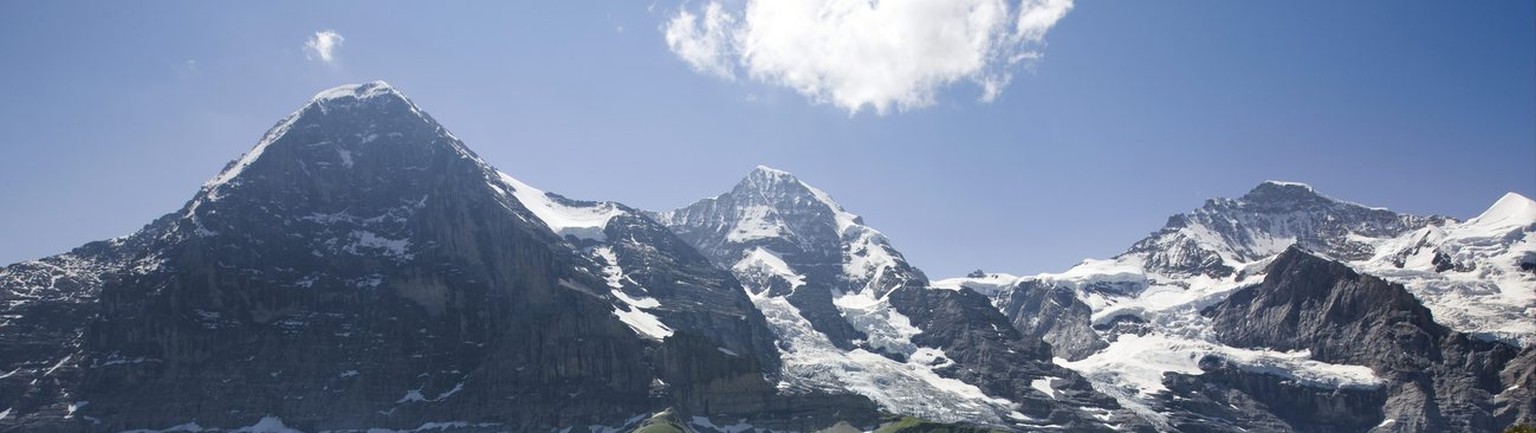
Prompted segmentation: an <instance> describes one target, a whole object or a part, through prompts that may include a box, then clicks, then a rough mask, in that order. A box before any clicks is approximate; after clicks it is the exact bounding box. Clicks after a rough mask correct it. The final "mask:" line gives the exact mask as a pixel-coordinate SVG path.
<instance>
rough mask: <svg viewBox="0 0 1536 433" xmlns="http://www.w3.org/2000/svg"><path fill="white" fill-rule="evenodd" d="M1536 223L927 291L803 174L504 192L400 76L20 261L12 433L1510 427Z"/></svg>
mask: <svg viewBox="0 0 1536 433" xmlns="http://www.w3.org/2000/svg"><path fill="white" fill-rule="evenodd" d="M1520 424H1536V202H1533V201H1532V200H1530V199H1528V198H1526V197H1522V196H1520V195H1517V194H1513V193H1511V194H1508V195H1506V196H1504V197H1503V198H1500V199H1498V200H1497V202H1496V203H1494V204H1493V206H1492V207H1490V208H1489V209H1488V210H1487V211H1485V212H1483V213H1482V214H1481V215H1479V216H1477V217H1475V218H1472V219H1469V220H1466V221H1460V220H1456V219H1453V218H1448V217H1442V216H1421V215H1406V214H1399V213H1395V212H1392V211H1389V210H1386V209H1379V208H1371V207H1366V206H1362V205H1358V204H1354V203H1350V202H1345V201H1341V200H1336V199H1333V198H1330V197H1328V196H1325V195H1323V194H1321V193H1319V192H1318V191H1315V190H1313V189H1312V188H1311V187H1309V186H1306V185H1303V184H1297V183H1286V182H1266V183H1263V184H1260V185H1258V186H1257V187H1255V188H1254V189H1253V190H1252V191H1251V192H1249V193H1248V194H1246V195H1243V196H1242V197H1238V198H1234V199H1213V200H1210V201H1208V202H1206V203H1205V204H1204V205H1203V206H1201V207H1199V208H1197V209H1195V210H1193V211H1191V212H1188V213H1185V214H1180V215H1175V216H1173V217H1171V218H1169V219H1168V221H1167V223H1166V224H1165V225H1164V226H1163V227H1162V228H1161V229H1158V230H1157V231H1155V232H1153V233H1152V234H1151V235H1150V236H1148V237H1147V238H1145V239H1142V240H1140V241H1137V242H1135V243H1133V244H1131V246H1130V247H1129V248H1128V249H1127V250H1126V251H1125V252H1124V253H1121V254H1120V255H1117V256H1114V257H1110V258H1106V259H1102V260H1086V261H1083V262H1082V263H1081V264H1079V265H1077V266H1075V267H1073V268H1071V269H1067V270H1065V271H1063V272H1061V273H1055V274H1041V275H1032V276H1015V275H1008V274H1000V273H986V272H981V271H977V272H975V273H972V274H970V275H967V276H964V277H958V278H948V279H940V280H930V279H929V277H928V276H926V275H924V274H923V272H921V271H920V270H919V269H918V267H917V266H915V265H914V264H911V263H908V262H907V261H906V259H905V258H904V257H903V255H902V254H901V252H899V251H898V250H897V249H896V248H895V247H894V246H893V244H892V242H891V240H890V239H888V238H887V237H886V236H884V235H883V234H881V232H880V231H878V230H876V229H875V228H873V227H871V226H869V225H868V224H867V223H866V222H865V220H864V219H863V218H861V217H860V216H858V215H855V214H853V213H851V212H850V211H848V210H847V209H844V208H843V207H842V206H840V205H838V204H837V202H835V201H833V200H832V197H831V196H830V195H829V194H827V193H826V192H823V191H821V190H819V189H817V188H815V187H813V186H811V185H809V184H807V183H805V182H803V181H801V180H799V179H798V178H796V177H795V176H794V175H792V174H790V173H787V172H783V171H779V170H775V169H772V168H767V167H758V168H756V169H754V170H752V171H751V172H750V173H748V174H747V175H746V177H745V178H744V179H742V180H741V181H740V183H738V184H736V185H735V186H734V187H731V188H729V190H728V191H726V192H725V193H723V194H720V195H718V196H715V197H711V198H706V199H703V200H699V201H698V202H696V203H693V204H692V205H689V206H687V207H684V208H681V209H674V210H665V211H649V210H641V209H635V208H632V207H629V206H625V205H624V204H621V203H616V202H609V201H587V200H580V199H573V198H567V197H565V196H561V195H559V194H555V193H552V192H546V191H543V190H540V189H537V188H535V187H534V186H530V185H528V184H526V183H523V182H521V181H519V180H517V179H516V178H514V177H512V176H510V175H508V174H506V173H502V172H500V171H498V170H496V169H495V168H493V167H491V166H490V165H488V164H487V163H486V162H485V161H483V160H481V159H480V158H479V157H478V156H476V154H475V153H474V152H472V151H470V150H469V148H468V147H466V146H465V144H464V143H463V142H461V141H460V140H459V139H457V138H456V137H454V136H453V134H451V133H449V132H448V130H447V129H445V128H444V127H443V126H441V125H440V124H438V123H437V121H436V120H434V119H433V118H432V117H431V116H429V115H427V114H426V113H425V112H423V111H422V110H421V109H419V108H418V107H417V106H416V105H415V104H414V103H413V102H411V101H410V100H409V99H408V98H406V97H405V96H404V95H403V94H401V93H400V92H399V91H398V90H396V89H394V88H392V87H390V86H389V85H387V84H385V83H383V82H371V83H365V84H357V85H347V86H341V87H337V88H333V89H329V90H326V91H323V92H321V93H320V94H318V95H316V96H315V97H314V98H313V99H312V100H310V101H309V102H308V103H306V104H305V105H303V106H302V107H301V108H300V109H299V110H298V111H296V112H294V113H293V114H292V115H290V116H288V117H287V118H285V119H283V120H282V121H281V122H278V123H277V125H276V126H274V127H273V128H272V129H271V130H270V131H269V132H267V134H266V135H265V136H264V137H262V138H261V140H260V142H259V143H258V144H257V145H256V147H255V148H253V149H252V150H250V151H249V152H247V153H246V154H245V155H244V156H242V157H241V158H239V159H238V160H236V161H234V162H232V163H230V164H229V165H228V166H226V167H225V168H224V170H223V171H222V172H220V173H219V174H218V175H217V176H216V177H214V178H213V179H212V180H210V181H209V182H208V183H206V184H204V185H203V186H202V188H201V189H200V190H199V191H198V192H197V194H196V195H194V196H193V197H192V198H191V200H190V201H188V202H187V203H186V204H185V205H184V206H183V207H182V208H181V209H178V210H176V211H174V212H172V213H169V214H167V215H165V216H163V217H160V218H159V219H156V220H155V221H153V222H150V223H149V224H148V225H146V226H144V227H143V229H141V230H139V231H138V232H136V233H133V234H131V235H128V236H123V237H119V238H115V239H109V240H104V241H99V242H92V243H89V244H86V245H84V246H81V247H79V248H76V249H74V250H72V251H70V252H67V253H64V254H59V255H56V256H51V257H46V258H42V259H38V260H32V261H26V262H22V263H17V264H13V265H10V266H8V267H5V268H4V269H3V270H0V431H6V432H141V433H159V432H284V433H287V432H307V433H318V432H376V433H390V432H396V433H398V432H500V431H513V432H523V431H537V432H561V433H569V432H590V433H612V432H620V431H645V432H679V431H688V432H728V433H745V432H801V431H804V432H811V431H831V432H868V431H882V432H896V431H913V432H920V431H988V430H991V431H1021V432H1025V431H1027V432H1033V431H1061V432H1113V431H1129V432H1378V433H1385V432H1499V431H1503V430H1504V429H1506V428H1508V427H1510V426H1514V425H1520Z"/></svg>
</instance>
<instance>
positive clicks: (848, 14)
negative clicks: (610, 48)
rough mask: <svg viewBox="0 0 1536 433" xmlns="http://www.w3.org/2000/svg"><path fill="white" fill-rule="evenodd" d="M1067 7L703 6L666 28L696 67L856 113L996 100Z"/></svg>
mask: <svg viewBox="0 0 1536 433" xmlns="http://www.w3.org/2000/svg"><path fill="white" fill-rule="evenodd" d="M1071 9H1072V0H1018V1H1014V0H883V1H870V0H744V1H733V2H730V3H725V2H722V1H720V0H709V1H708V2H707V3H704V4H702V5H697V6H692V7H690V6H688V5H684V6H683V7H680V8H679V9H678V10H677V12H676V13H675V14H674V15H672V17H671V18H670V19H669V20H668V21H667V22H666V24H665V25H664V26H663V28H662V32H663V33H664V35H665V37H666V41H667V46H668V48H670V49H671V50H672V52H673V53H674V54H676V55H677V56H678V57H679V58H681V59H682V60H683V61H684V62H686V63H688V65H689V66H691V67H692V68H693V69H694V70H695V71H697V72H699V73H702V74H706V75H711V76H715V77H719V78H723V79H736V78H737V77H738V76H740V75H744V76H745V77H747V78H749V79H752V80H756V81H761V82H765V83H769V84H772V85H778V86H784V87H788V88H790V89H794V90H795V91H797V92H799V93H801V94H803V95H805V96H806V97H808V98H810V99H811V100H812V101H813V102H816V103H831V104H834V105H836V106H838V107H841V108H843V109H846V110H848V111H849V112H850V113H857V112H859V111H860V110H863V109H864V108H865V107H870V108H873V109H874V110H875V111H876V112H877V113H882V114H883V113H885V112H887V111H889V110H890V109H891V108H896V109H899V110H908V109H914V108H921V107H926V106H929V105H932V104H933V103H934V98H935V94H936V93H937V92H938V91H939V90H940V89H944V88H947V87H950V86H952V85H954V84H956V83H961V82H970V83H974V84H975V85H977V87H978V88H979V89H980V90H981V95H980V97H979V99H980V100H982V101H992V100H993V99H995V98H996V97H997V96H998V95H999V94H1000V93H1001V92H1002V91H1003V89H1004V88H1005V87H1007V85H1008V82H1009V81H1010V80H1011V79H1012V77H1013V71H1014V70H1015V69H1016V68H1017V65H1018V64H1019V63H1021V62H1028V61H1033V60H1036V59H1039V58H1040V57H1041V51H1040V50H1041V49H1042V48H1043V47H1044V40H1045V39H1044V38H1045V34H1046V32H1047V31H1049V30H1050V29H1051V27H1052V26H1054V25H1055V24H1056V22H1057V21H1060V20H1061V18H1062V17H1064V16H1066V14H1067V12H1068V11H1070V10H1071Z"/></svg>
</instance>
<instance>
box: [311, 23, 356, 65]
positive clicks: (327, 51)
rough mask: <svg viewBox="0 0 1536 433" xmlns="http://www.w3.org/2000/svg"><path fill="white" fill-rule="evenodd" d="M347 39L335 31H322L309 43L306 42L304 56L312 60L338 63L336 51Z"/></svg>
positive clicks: (316, 33) (312, 37)
mask: <svg viewBox="0 0 1536 433" xmlns="http://www.w3.org/2000/svg"><path fill="white" fill-rule="evenodd" d="M346 39H347V38H344V37H341V33H336V31H335V30H321V31H318V32H315V35H314V36H311V37H310V38H309V40H308V41H305V42H304V56H305V57H308V58H310V59H316V58H318V59H320V61H322V62H326V63H331V62H334V61H336V49H337V48H339V47H341V43H342V42H343V41H345V40H346Z"/></svg>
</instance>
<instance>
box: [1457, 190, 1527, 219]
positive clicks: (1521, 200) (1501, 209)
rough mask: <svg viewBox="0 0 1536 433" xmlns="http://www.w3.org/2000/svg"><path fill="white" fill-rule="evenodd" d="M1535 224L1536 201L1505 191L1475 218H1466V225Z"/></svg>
mask: <svg viewBox="0 0 1536 433" xmlns="http://www.w3.org/2000/svg"><path fill="white" fill-rule="evenodd" d="M1531 224H1536V201H1532V200H1531V199H1529V198H1526V197H1525V196H1523V195H1520V194H1516V193H1513V192H1511V193H1506V194H1504V196H1503V197H1500V198H1499V201H1498V202H1495V203H1494V204H1493V206H1492V207H1489V208H1488V210H1485V211H1483V213H1482V214H1481V215H1478V216H1477V218H1473V219H1471V220H1467V223H1466V225H1468V226H1479V227H1511V226H1513V227H1524V226H1529V225H1531Z"/></svg>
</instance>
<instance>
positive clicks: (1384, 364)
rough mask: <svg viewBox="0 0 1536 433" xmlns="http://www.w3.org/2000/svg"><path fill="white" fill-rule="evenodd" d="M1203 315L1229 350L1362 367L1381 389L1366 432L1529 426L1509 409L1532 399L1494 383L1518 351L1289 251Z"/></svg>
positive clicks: (1389, 288) (1385, 286) (1363, 278)
mask: <svg viewBox="0 0 1536 433" xmlns="http://www.w3.org/2000/svg"><path fill="white" fill-rule="evenodd" d="M1204 315H1205V316H1207V317H1209V318H1211V320H1212V322H1213V324H1214V327H1213V329H1215V330H1216V332H1217V334H1218V338H1219V339H1220V340H1221V341H1223V342H1225V343H1228V344H1232V345H1234V346H1239V347H1249V348H1258V347H1263V348H1271V349H1279V350H1306V351H1308V352H1309V353H1310V354H1311V356H1312V357H1313V358H1314V359H1317V360H1320V361H1325V362H1333V363H1347V364H1358V365H1365V366H1369V367H1370V368H1371V369H1372V370H1373V371H1375V372H1376V374H1378V375H1379V376H1381V377H1383V378H1384V379H1385V380H1386V387H1387V401H1386V404H1385V408H1384V416H1385V417H1386V419H1387V421H1383V424H1382V425H1381V426H1380V427H1377V428H1376V429H1375V430H1376V431H1424V432H1432V431H1496V430H1499V429H1501V428H1502V427H1504V426H1508V425H1510V424H1512V423H1513V422H1515V421H1516V419H1521V418H1529V417H1530V415H1529V414H1528V413H1521V412H1522V410H1523V409H1520V408H1519V407H1518V406H1521V405H1522V404H1520V403H1514V406H1515V407H1511V406H1510V404H1511V403H1512V402H1524V401H1529V400H1530V399H1531V398H1533V397H1536V395H1533V394H1531V391H1530V390H1529V389H1528V388H1524V387H1522V386H1520V385H1521V384H1520V383H1519V381H1520V380H1522V379H1520V378H1519V377H1518V375H1502V374H1501V373H1503V372H1504V370H1505V369H1506V368H1507V366H1509V365H1511V364H1512V360H1515V359H1516V358H1517V357H1519V356H1521V355H1520V350H1519V349H1518V348H1516V347H1514V346H1510V345H1507V344H1503V343H1498V342H1490V341H1484V340H1478V339H1474V338H1470V337H1468V336H1467V335H1466V334H1463V333H1459V332H1454V331H1451V330H1449V329H1447V328H1445V327H1444V326H1441V325H1439V324H1436V323H1435V322H1434V320H1433V318H1432V316H1431V314H1430V312H1429V309H1427V308H1425V307H1424V306H1423V305H1422V304H1420V303H1419V302H1418V300H1417V299H1415V298H1414V297H1413V295H1411V294H1409V293H1408V292H1407V290H1405V289H1404V288H1403V287H1402V286H1401V285H1397V284H1393V283H1390V282H1387V281H1385V280H1382V279H1380V278H1376V277H1372V276H1368V275H1361V274H1359V273H1356V272H1355V271H1353V270H1351V269H1350V268H1349V267H1348V266H1346V265H1344V264H1342V263H1339V262H1335V261H1331V260H1328V259H1323V258H1320V257H1317V256H1315V255H1313V254H1311V253H1308V252H1306V251H1305V250H1303V249H1301V248H1299V247H1293V248H1292V249H1290V250H1287V251H1286V252H1285V253H1283V254H1281V255H1280V256H1279V257H1278V258H1276V259H1275V261H1274V263H1273V264H1271V265H1270V267H1269V270H1268V276H1267V277H1266V278H1265V279H1264V281H1263V282H1262V283H1260V284H1259V285H1256V286H1253V287H1249V288H1245V289H1241V290H1238V291H1236V292H1233V293H1232V295H1231V296H1229V297H1227V299H1226V300H1224V301H1222V302H1220V303H1217V304H1215V305H1213V306H1211V307H1210V308H1209V309H1207V310H1205V311H1204ZM1526 356H1528V355H1526ZM1516 368H1517V369H1518V368H1519V367H1516ZM1526 380H1528V379H1526ZM1509 381H1513V382H1509Z"/></svg>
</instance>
